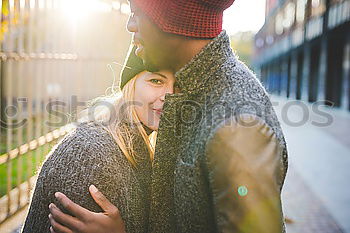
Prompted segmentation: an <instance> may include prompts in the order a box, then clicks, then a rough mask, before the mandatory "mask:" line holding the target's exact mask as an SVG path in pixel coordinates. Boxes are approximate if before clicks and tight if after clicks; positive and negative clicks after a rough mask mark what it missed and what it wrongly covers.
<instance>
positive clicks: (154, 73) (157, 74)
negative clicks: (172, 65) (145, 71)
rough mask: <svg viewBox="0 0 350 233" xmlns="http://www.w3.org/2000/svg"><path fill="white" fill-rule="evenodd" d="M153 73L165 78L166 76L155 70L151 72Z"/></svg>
mask: <svg viewBox="0 0 350 233" xmlns="http://www.w3.org/2000/svg"><path fill="white" fill-rule="evenodd" d="M153 74H157V75H159V76H161V77H163V78H165V79H167V77H166V76H165V75H163V74H160V73H157V72H153Z"/></svg>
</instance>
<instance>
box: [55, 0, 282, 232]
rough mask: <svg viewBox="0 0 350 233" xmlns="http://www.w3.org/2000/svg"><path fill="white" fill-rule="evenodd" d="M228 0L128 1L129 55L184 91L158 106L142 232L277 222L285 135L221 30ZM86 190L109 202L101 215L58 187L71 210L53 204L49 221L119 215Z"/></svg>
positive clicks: (258, 228)
mask: <svg viewBox="0 0 350 233" xmlns="http://www.w3.org/2000/svg"><path fill="white" fill-rule="evenodd" d="M233 2H234V0H147V1H146V0H131V1H130V4H131V9H132V16H131V17H130V19H129V22H128V26H127V27H128V30H129V31H130V32H132V33H133V34H134V43H135V45H136V46H137V49H136V54H137V55H138V56H139V57H141V58H142V59H143V62H144V65H145V67H146V68H147V69H148V70H150V71H157V70H160V69H166V70H171V71H173V72H174V73H175V76H176V80H177V87H178V89H179V90H180V92H181V93H179V94H174V95H168V96H167V97H166V100H165V104H164V107H163V113H162V119H161V122H160V127H159V131H158V138H157V146H156V154H155V160H154V164H153V172H152V184H151V204H150V217H149V226H145V229H147V227H148V231H149V232H200V233H204V232H208V233H209V232H242V233H243V232H253V233H257V232H266V233H274V232H283V231H284V224H283V215H282V208H281V201H280V191H281V189H282V185H283V182H284V179H285V175H286V170H287V149H286V143H285V140H284V137H283V133H282V131H281V128H280V125H279V122H278V120H277V117H276V115H275V112H274V110H273V108H272V105H271V102H270V100H269V97H268V95H267V93H266V91H265V90H264V88H263V87H262V85H261V84H260V82H259V81H258V80H257V79H256V77H255V76H254V74H253V73H252V72H251V71H250V70H249V69H248V68H247V67H246V66H245V65H244V64H243V63H241V62H240V61H239V60H238V59H237V57H236V56H235V55H234V54H233V52H232V50H231V48H230V42H229V38H228V36H227V34H226V32H225V31H222V15H223V11H224V10H225V9H227V8H228V7H229V6H231V5H232V3H233ZM92 195H93V196H94V198H95V199H96V200H97V202H99V203H100V204H101V207H102V208H103V209H104V210H105V211H106V212H105V213H104V214H103V216H104V220H106V221H105V222H103V221H104V220H103V219H102V220H101V221H100V222H99V221H98V220H96V218H93V216H97V215H96V214H97V213H92V212H89V211H87V210H85V209H83V208H81V207H79V206H77V205H76V204H74V203H72V202H71V201H70V200H69V199H68V198H67V197H65V196H64V195H62V194H58V195H57V196H58V199H59V200H60V201H61V203H62V204H63V206H65V207H66V209H67V210H70V211H72V214H73V215H75V216H76V218H74V219H71V220H72V221H70V222H69V221H68V220H67V219H68V218H69V216H67V215H65V214H63V213H62V212H60V211H59V210H58V209H57V208H50V211H51V213H52V216H51V223H52V225H53V226H54V229H55V230H56V231H58V230H57V229H58V228H59V227H62V226H63V225H66V226H67V225H68V228H70V229H77V227H76V226H77V225H79V226H81V228H79V229H85V230H84V232H89V229H92V227H91V228H90V227H87V226H92V225H93V224H95V226H98V224H100V225H99V226H102V225H103V226H106V225H108V224H107V223H106V222H107V221H110V222H113V221H111V219H118V218H120V216H118V212H117V211H116V210H117V209H116V207H114V206H113V205H111V204H110V203H109V202H108V201H107V200H105V199H104V197H103V195H102V194H101V193H98V192H93V193H92ZM110 212H113V214H111V213H110ZM108 215H109V216H108ZM99 216H101V215H99ZM71 218H72V217H71ZM87 219H88V221H87ZM93 219H95V220H93ZM73 220H74V221H73ZM60 223H61V224H60ZM74 224H75V226H72V225H74ZM84 224H85V225H84ZM89 224H90V225H89ZM111 224H112V223H110V225H109V226H111ZM84 226H85V228H84ZM74 227H75V228H74ZM60 229H62V228H60ZM66 229H67V228H66ZM105 229H107V226H106V228H105ZM62 232H63V231H62ZM67 232H68V231H67ZM101 232H105V231H104V230H103V227H101ZM116 232H118V231H116Z"/></svg>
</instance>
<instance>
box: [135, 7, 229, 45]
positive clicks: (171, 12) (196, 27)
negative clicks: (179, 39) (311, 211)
mask: <svg viewBox="0 0 350 233" xmlns="http://www.w3.org/2000/svg"><path fill="white" fill-rule="evenodd" d="M133 2H134V3H135V5H136V7H138V8H139V9H141V10H142V12H144V13H145V14H146V15H147V16H148V17H150V18H151V20H152V21H153V22H154V23H155V24H156V25H157V26H158V27H159V28H160V29H161V30H162V31H164V32H168V33H173V34H178V35H183V36H189V37H196V38H214V37H216V36H218V35H219V34H220V32H221V31H222V16H223V11H224V10H225V9H227V8H228V7H229V6H231V5H232V4H233V2H234V0H133Z"/></svg>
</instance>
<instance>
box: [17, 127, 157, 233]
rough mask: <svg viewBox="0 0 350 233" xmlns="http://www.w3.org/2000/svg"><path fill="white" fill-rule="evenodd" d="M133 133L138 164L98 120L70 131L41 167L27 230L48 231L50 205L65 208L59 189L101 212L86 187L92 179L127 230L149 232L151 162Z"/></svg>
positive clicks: (146, 151) (143, 146)
mask: <svg viewBox="0 0 350 233" xmlns="http://www.w3.org/2000/svg"><path fill="white" fill-rule="evenodd" d="M133 135H134V136H135V137H134V138H135V142H134V145H135V151H136V153H137V155H138V157H137V162H138V166H137V168H134V167H132V165H131V164H130V163H129V162H128V161H127V159H126V158H125V156H124V154H123V153H122V152H121V150H120V148H119V146H118V145H117V144H116V142H115V140H114V139H113V137H112V135H111V134H110V133H109V132H107V131H106V130H105V129H104V127H103V126H102V125H101V124H99V123H94V122H89V123H82V124H80V125H78V126H77V128H76V129H75V130H74V131H73V132H71V133H69V134H68V135H66V136H65V137H64V138H63V140H61V141H60V142H59V143H58V144H57V145H56V146H55V147H54V148H53V149H52V150H51V152H50V153H49V155H48V156H47V159H46V161H45V162H44V164H43V166H42V168H41V171H40V173H39V176H38V179H37V182H36V186H35V189H34V193H33V197H32V200H31V203H30V208H29V212H28V215H27V218H26V220H25V224H24V227H23V229H22V230H23V232H25V233H27V232H28V233H29V232H30V233H34V232H35V233H40V232H43V233H44V232H45V233H47V232H50V230H49V227H50V222H49V218H48V215H49V208H48V206H49V204H50V203H55V204H56V205H58V206H59V207H60V208H61V209H63V207H62V206H61V205H59V204H58V202H57V201H56V199H55V197H54V193H55V192H58V191H60V192H62V193H64V194H66V195H67V197H69V198H70V199H71V200H73V201H74V202H75V203H77V204H79V205H81V206H83V207H85V208H87V209H89V210H91V211H94V212H101V211H102V210H101V208H100V207H99V206H98V205H97V204H96V203H95V202H94V200H93V199H92V197H91V195H90V193H89V191H88V187H89V186H90V185H91V184H94V185H95V186H96V187H97V188H98V189H99V190H100V191H101V192H102V193H103V194H105V196H106V197H107V198H108V199H109V200H110V201H111V202H112V203H113V204H114V205H115V206H117V207H118V208H119V210H120V212H121V216H122V218H123V220H124V222H125V226H126V231H127V232H128V233H132V232H134V233H136V232H137V233H139V232H147V226H148V210H149V196H150V194H149V187H150V185H149V182H150V180H149V179H150V174H151V162H150V159H149V153H148V150H147V148H146V146H145V143H144V142H143V141H142V138H141V136H139V135H138V134H137V133H136V132H135V133H134V134H133ZM63 210H64V209H63Z"/></svg>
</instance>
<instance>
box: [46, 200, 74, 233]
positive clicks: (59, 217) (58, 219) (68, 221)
mask: <svg viewBox="0 0 350 233" xmlns="http://www.w3.org/2000/svg"><path fill="white" fill-rule="evenodd" d="M49 210H50V215H49V219H50V222H51V220H53V221H54V223H56V224H60V226H65V227H66V228H67V229H68V228H69V229H71V231H68V232H73V231H78V230H79V229H80V227H81V222H80V221H79V220H78V219H77V218H75V217H72V216H70V215H68V214H65V213H63V212H62V211H61V210H60V209H59V208H57V206H56V205H55V204H53V203H51V204H50V205H49ZM51 226H53V225H52V224H51ZM59 229H61V228H59ZM54 230H55V231H57V229H56V228H55V227H54ZM64 233H66V232H65V231H64Z"/></svg>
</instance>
